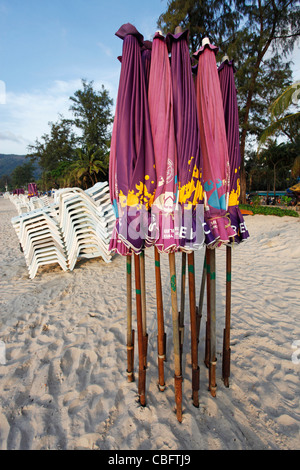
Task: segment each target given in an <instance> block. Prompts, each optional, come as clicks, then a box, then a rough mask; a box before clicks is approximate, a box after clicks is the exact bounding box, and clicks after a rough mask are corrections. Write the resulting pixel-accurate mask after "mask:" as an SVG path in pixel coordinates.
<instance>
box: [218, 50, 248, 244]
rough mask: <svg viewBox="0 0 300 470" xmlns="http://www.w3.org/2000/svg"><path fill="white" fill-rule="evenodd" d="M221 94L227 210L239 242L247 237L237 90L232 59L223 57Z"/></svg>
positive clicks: (219, 71)
mask: <svg viewBox="0 0 300 470" xmlns="http://www.w3.org/2000/svg"><path fill="white" fill-rule="evenodd" d="M218 73H219V79H220V87H221V94H222V98H223V108H224V118H225V126H226V134H227V145H228V156H229V164H230V193H229V204H228V211H229V216H230V220H231V226H232V228H233V229H234V230H235V232H236V235H235V242H236V243H240V242H241V241H244V240H246V239H247V238H248V237H249V232H248V230H247V228H246V224H245V222H244V218H243V215H242V214H241V211H240V208H239V199H240V164H241V153H240V144H239V115H238V103H237V91H236V87H235V81H234V73H235V68H234V64H233V61H232V60H231V61H229V60H228V59H224V61H223V62H222V64H221V65H220V67H219V68H218Z"/></svg>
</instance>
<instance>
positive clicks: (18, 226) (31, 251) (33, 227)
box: [12, 209, 68, 279]
mask: <svg viewBox="0 0 300 470" xmlns="http://www.w3.org/2000/svg"><path fill="white" fill-rule="evenodd" d="M54 214H55V212H54V213H53V212H52V211H51V210H49V209H48V210H47V209H46V210H45V209H35V210H33V211H31V212H28V213H27V214H21V215H20V216H18V217H14V218H13V219H12V224H13V226H14V228H15V230H16V233H17V235H18V237H19V240H20V246H21V247H22V250H23V253H24V256H25V260H26V264H27V267H28V271H29V277H30V278H31V279H33V278H34V277H35V275H36V273H37V270H38V268H39V266H43V265H48V264H53V263H58V264H59V265H60V266H61V268H62V269H63V270H64V271H67V269H68V267H67V262H66V257H65V248H64V241H63V237H62V233H61V231H60V227H59V225H58V221H57V220H56V219H55V217H54V216H53V215H54Z"/></svg>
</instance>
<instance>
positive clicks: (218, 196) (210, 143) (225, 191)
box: [194, 43, 235, 247]
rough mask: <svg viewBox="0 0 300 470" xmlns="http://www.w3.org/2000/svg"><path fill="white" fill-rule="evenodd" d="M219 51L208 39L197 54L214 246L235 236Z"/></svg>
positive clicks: (207, 199)
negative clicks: (217, 56) (217, 57)
mask: <svg viewBox="0 0 300 470" xmlns="http://www.w3.org/2000/svg"><path fill="white" fill-rule="evenodd" d="M217 51H218V48H217V47H216V46H213V45H211V44H210V43H206V44H205V45H203V46H202V47H201V48H200V49H199V50H198V51H197V52H196V53H195V54H194V57H195V58H197V59H198V72H197V78H196V97H197V108H198V117H199V129H200V146H201V154H202V156H203V189H204V217H205V221H206V223H207V225H208V227H209V230H210V232H211V233H212V235H213V238H214V242H213V243H210V246H211V247H215V246H221V245H222V244H224V243H230V242H231V241H232V240H233V239H234V236H235V232H234V230H233V229H232V227H231V224H230V220H229V216H228V212H227V211H228V198H229V180H230V171H229V157H228V149H227V140H226V129H225V120H224V111H223V100H222V95H221V89H220V82H219V77H218V70H217V65H216V57H215V54H216V52H217Z"/></svg>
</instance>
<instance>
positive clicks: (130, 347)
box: [126, 255, 134, 382]
mask: <svg viewBox="0 0 300 470" xmlns="http://www.w3.org/2000/svg"><path fill="white" fill-rule="evenodd" d="M126 281H127V378H128V382H133V381H134V330H133V329H132V273H131V255H127V256H126Z"/></svg>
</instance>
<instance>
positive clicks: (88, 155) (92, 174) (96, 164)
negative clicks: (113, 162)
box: [67, 145, 108, 188]
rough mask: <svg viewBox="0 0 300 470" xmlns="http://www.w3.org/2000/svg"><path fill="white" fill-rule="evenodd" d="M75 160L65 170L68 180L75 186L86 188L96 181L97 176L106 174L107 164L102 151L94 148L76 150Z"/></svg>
mask: <svg viewBox="0 0 300 470" xmlns="http://www.w3.org/2000/svg"><path fill="white" fill-rule="evenodd" d="M76 155H77V158H76V160H74V161H73V162H72V163H71V164H70V165H69V166H68V168H67V174H68V178H71V179H73V180H74V181H75V182H76V184H77V185H79V186H84V187H85V188H88V187H90V186H93V185H94V184H95V183H96V182H97V181H98V174H99V173H102V174H106V173H107V167H108V162H107V163H106V164H105V163H104V161H103V160H104V159H103V155H102V151H101V150H100V149H97V148H96V146H95V145H94V146H87V147H85V148H78V149H76Z"/></svg>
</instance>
